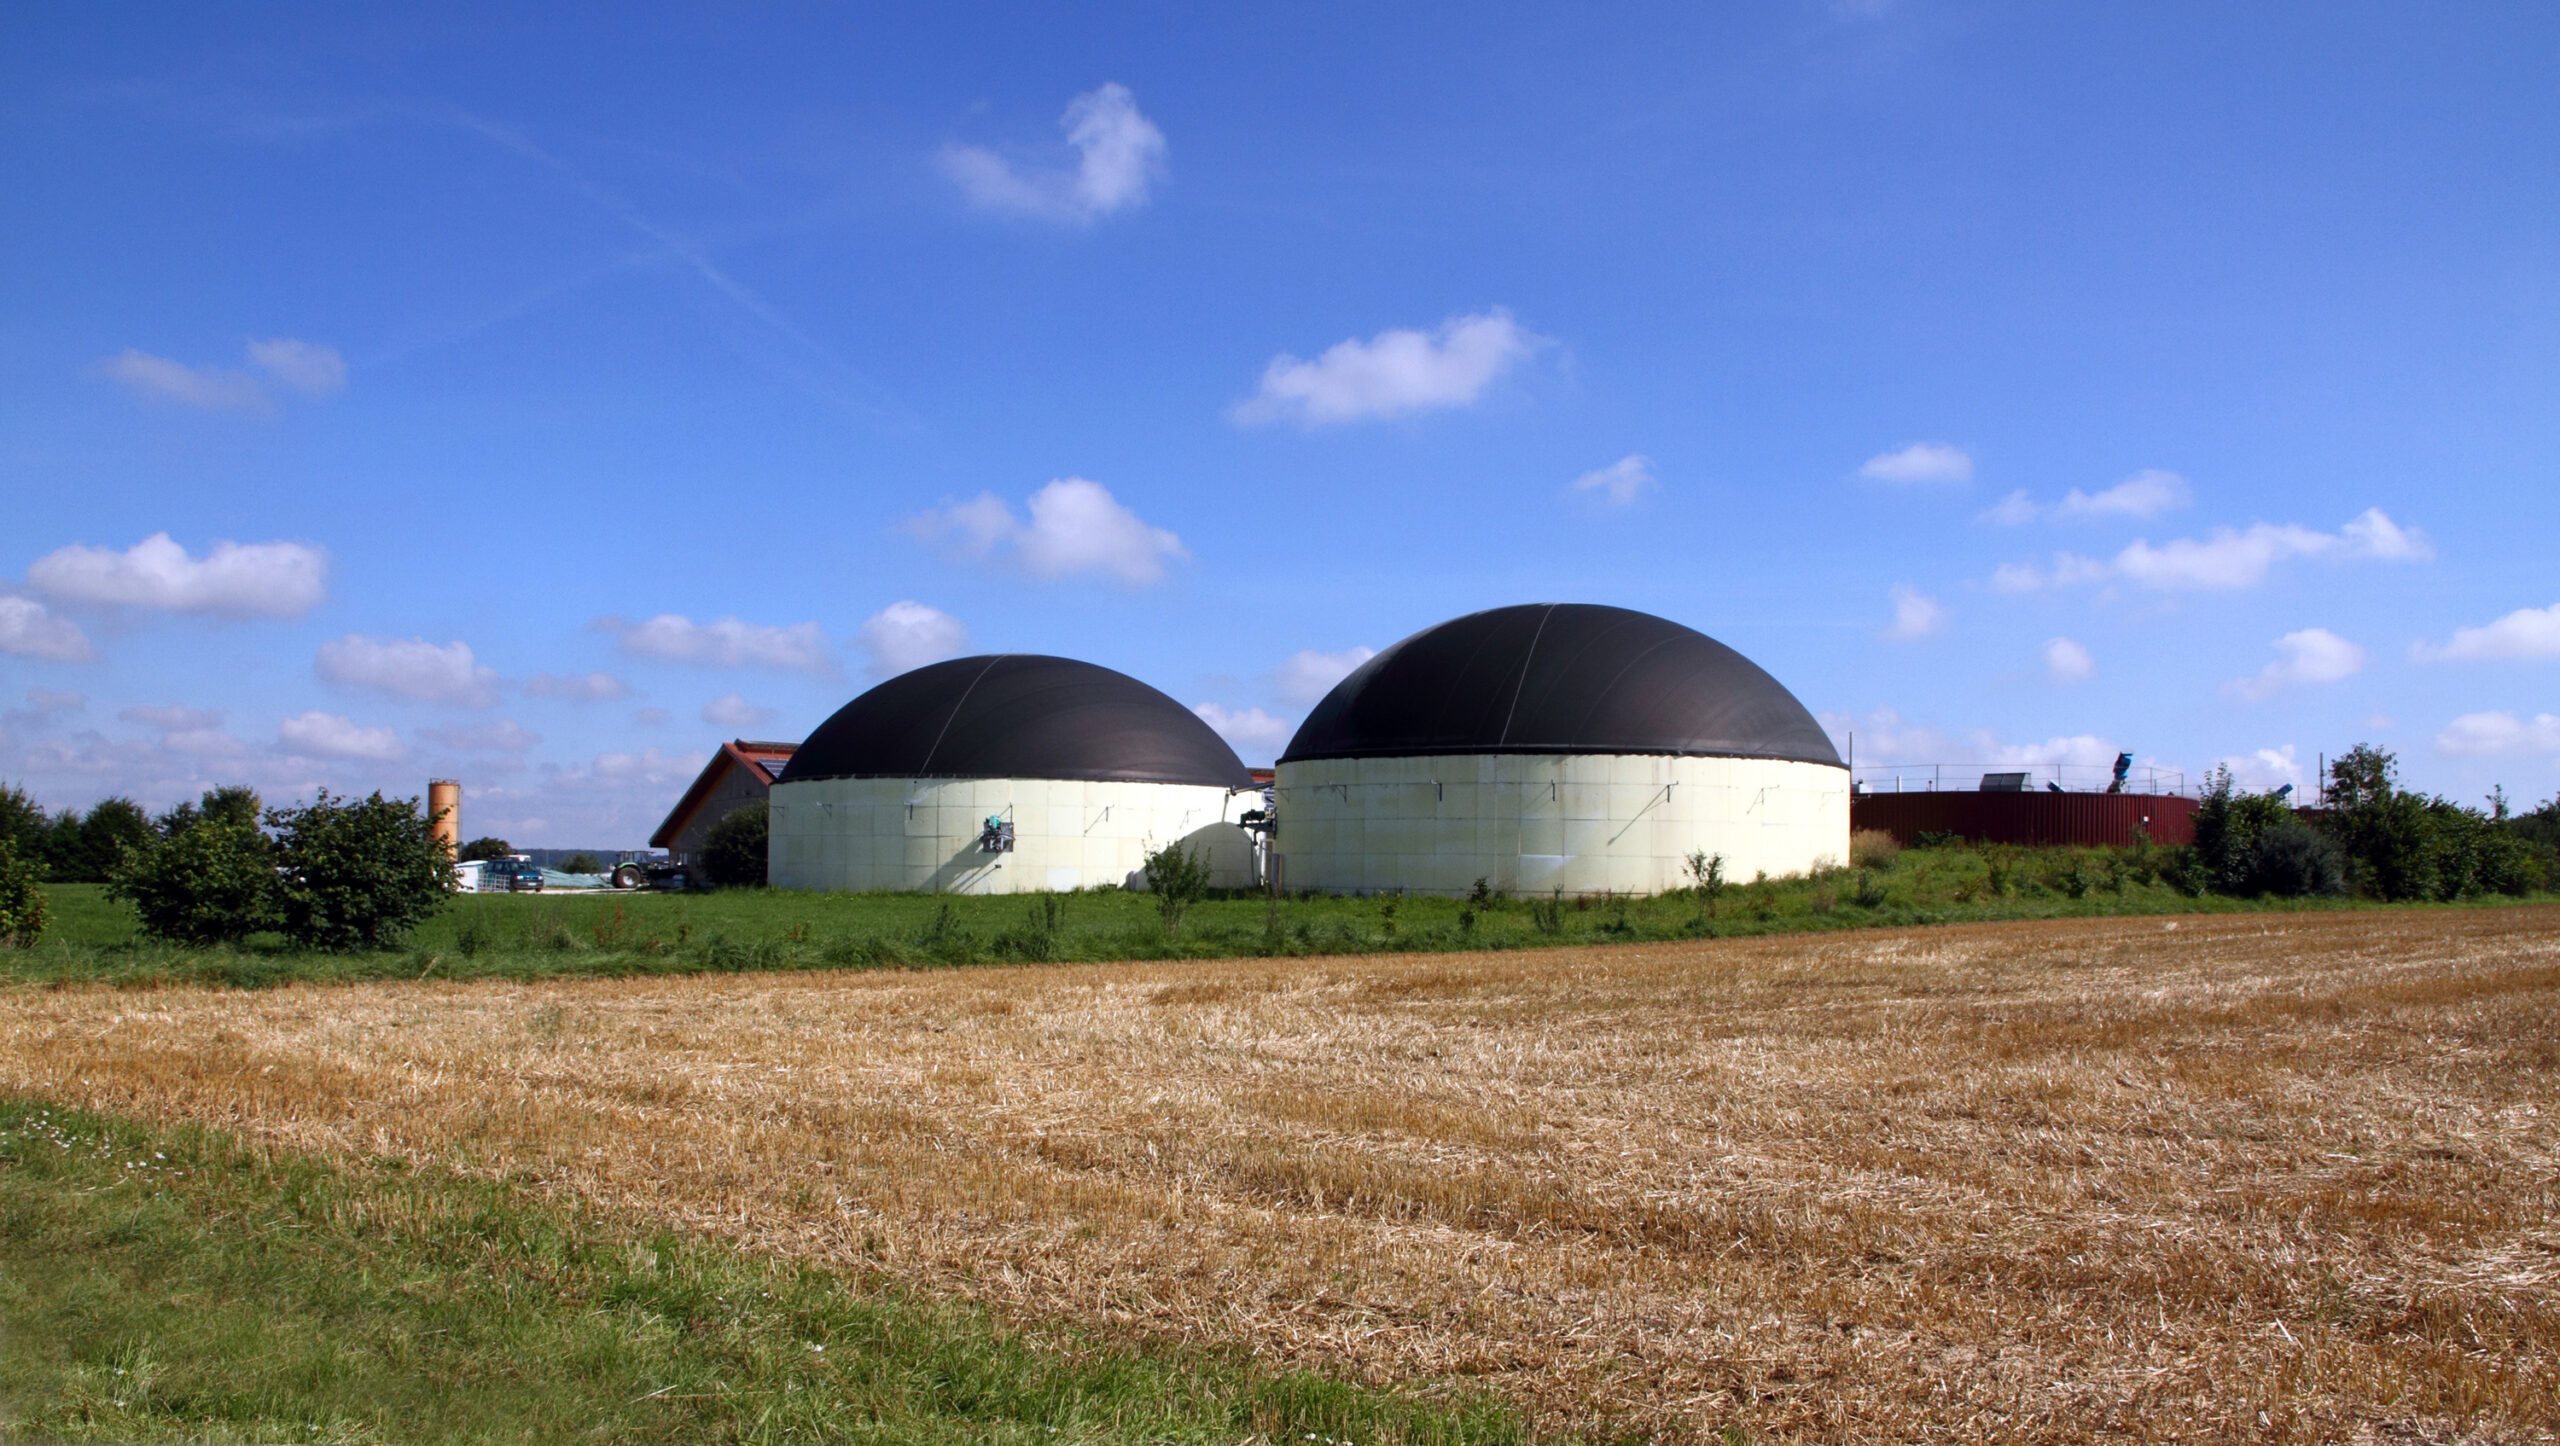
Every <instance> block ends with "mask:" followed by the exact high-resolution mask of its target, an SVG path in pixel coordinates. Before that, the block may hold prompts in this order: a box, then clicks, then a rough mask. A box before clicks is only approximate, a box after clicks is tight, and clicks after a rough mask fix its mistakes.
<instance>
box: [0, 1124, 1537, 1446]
mask: <svg viewBox="0 0 2560 1446" xmlns="http://www.w3.org/2000/svg"><path fill="white" fill-rule="evenodd" d="M0 1433H5V1434H6V1436H7V1438H8V1439H11V1440H18V1439H35V1440H64V1441H96V1440H114V1441H178V1440H185V1441H208V1442H223V1441H238V1442H363V1443H375V1442H457V1443H458V1442H518V1441H522V1442H546V1443H548V1442H558V1441H568V1440H589V1441H683V1442H785V1441H792V1442H818V1441H858V1442H879V1443H891V1442H960V1441H968V1442H1015V1441H1019V1442H1042V1443H1052V1442H1121V1441H1128V1442H1137V1441H1146V1442H1191V1441H1199V1442H1211V1441H1216V1442H1235V1441H1253V1440H1261V1441H1272V1442H1295V1443H1304V1442H1308V1441H1322V1442H1362V1443H1367V1442H1382V1443H1415V1446H1422V1443H1433V1446H1438V1443H1447V1446H1458V1443H1473V1442H1487V1443H1498V1442H1517V1441H1522V1440H1525V1439H1526V1433H1525V1431H1524V1430H1523V1429H1522V1427H1521V1426H1520V1424H1519V1422H1518V1420H1517V1418H1516V1417H1514V1416H1513V1415H1511V1414H1510V1413H1508V1412H1507V1411H1505V1410H1504V1409H1502V1408H1501V1407H1500V1406H1498V1405H1496V1404H1493V1403H1490V1402H1487V1401H1483V1400H1455V1399H1453V1400H1449V1401H1429V1400H1423V1399H1420V1398H1417V1397H1414V1396H1410V1395H1406V1394H1401V1393H1396V1392H1390V1391H1384V1390H1378V1389H1371V1388H1365V1387H1359V1386H1353V1385H1348V1384H1344V1383H1342V1382H1339V1381H1334V1380H1329V1379H1326V1378H1323V1377H1319V1376H1315V1375H1310V1374H1306V1373H1300V1372H1275V1371H1271V1370H1268V1369H1261V1368H1257V1367H1255V1366H1254V1365H1253V1364H1252V1363H1250V1362H1249V1361H1245V1360H1243V1359H1241V1358H1228V1357H1222V1356H1217V1355H1212V1354H1208V1353H1198V1352H1188V1351H1178V1352H1159V1353H1153V1354H1150V1353H1145V1352H1141V1351H1137V1350H1133V1349H1131V1348H1128V1347H1125V1346H1121V1345H1116V1344H1111V1343H1107V1342H1101V1341H1097V1340H1094V1339H1091V1338H1087V1337H1084V1336H1080V1335H1077V1334H1075V1333H1073V1332H1061V1333H1058V1334H1055V1335H1046V1334H1044V1335H1042V1336H1040V1337H1039V1338H1037V1339H1032V1338H1028V1337H1026V1336H1025V1335H1024V1334H1022V1333H1020V1332H1015V1331H1010V1330H1007V1329H1005V1328H1004V1327H1002V1326H1000V1325H998V1324H997V1323H995V1322H993V1321H992V1320H990V1319H989V1318H988V1317H987V1316H985V1315H984V1314H983V1313H980V1312H976V1311H973V1310H970V1309H967V1308H964V1307H959V1306H955V1305H952V1304H948V1303H943V1302H934V1301H928V1300H916V1299H911V1298H907V1297H904V1296H902V1295H900V1294H897V1293H895V1292H891V1291H887V1290H881V1289H872V1288H855V1287H850V1286H848V1285H847V1284H846V1283H845V1282H843V1281H841V1280H839V1279H837V1278H835V1277H833V1276H830V1275H827V1274H825V1273H823V1272H819V1271H814V1270H810V1269H805V1268H801V1267H797V1266H793V1265H790V1264H788V1263H784V1262H779V1261H775V1260H772V1259H768V1258H764V1257H760V1256H756V1255H753V1254H750V1253H747V1252H743V1251H739V1250H736V1249H732V1248H728V1247H725V1246H721V1245H717V1244H711V1243H705V1242H702V1241H699V1240H694V1239H689V1238H686V1237H683V1236H680V1235H677V1234H674V1233H671V1232H666V1231H662V1230H649V1229H643V1228H635V1227H631V1226H627V1225H623V1224H620V1223H617V1222H615V1221H613V1220H610V1219H606V1218H603V1217H600V1216H598V1215H595V1214H594V1213H592V1212H585V1211H580V1210H576V1209H573V1208H569V1207H564V1206H560V1205H556V1204H553V1203H549V1202H545V1201H541V1200H537V1199H533V1198H531V1197H529V1196H527V1195H525V1194H523V1193H522V1192H520V1191H514V1190H510V1189H509V1188H507V1187H505V1186H501V1185H496V1184H492V1183H489V1182H486V1181H479V1180H472V1179H467V1178H461V1177H455V1176H449V1175H443V1174H428V1173H419V1174H410V1173H406V1172H404V1171H403V1170H401V1169H399V1168H396V1167H394V1166H392V1165H390V1164H380V1165H360V1166H341V1165H334V1164H330V1163H327V1162H323V1161H319V1160H315V1159H311V1158H308V1157H302V1156H297V1155H292V1154H287V1153H282V1152H277V1151H273V1150H268V1149H263V1148H259V1147H257V1146H254V1145H251V1144H247V1143H243V1142H241V1141H239V1140H237V1139H235V1138H233V1137H231V1136H228V1135H225V1134H222V1133H219V1132H213V1131H206V1130H200V1129H195V1128H191V1127H183V1128H176V1129H170V1130H151V1129H146V1128H142V1127H140V1126H137V1125H135V1124H132V1123H130V1122H126V1121H122V1120H118V1119H114V1118H111V1117H102V1116H99V1115H95V1114H88V1113H82V1112H78V1111H72V1110H66V1109H61V1108H58V1107H54V1106H51V1105H48V1104H47V1103H45V1102H42V1101H36V1100H24V1099H11V1100H0Z"/></svg>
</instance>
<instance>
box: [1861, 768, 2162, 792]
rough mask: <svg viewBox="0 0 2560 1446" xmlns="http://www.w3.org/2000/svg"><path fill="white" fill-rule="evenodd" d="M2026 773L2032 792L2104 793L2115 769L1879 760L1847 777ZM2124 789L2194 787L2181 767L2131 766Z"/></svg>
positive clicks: (1898, 782)
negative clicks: (1889, 761) (1878, 762)
mask: <svg viewBox="0 0 2560 1446" xmlns="http://www.w3.org/2000/svg"><path fill="white" fill-rule="evenodd" d="M2017 774H2024V775H2026V790H2027V791H2028V792H2032V793H2047V792H2053V791H2056V790H2058V791H2060V792H2063V793H2104V792H2106V791H2107V785H2108V784H2109V783H2111V782H2113V781H2114V778H2115V768H2114V767H2113V766H2112V765H2110V764H2105V763H1880V764H1874V765H1864V764H1862V765H1860V766H1859V767H1857V768H1856V769H1853V770H1852V771H1851V773H1850V781H1851V784H1852V786H1853V787H1855V788H1856V789H1857V790H1858V791H1859V792H1861V793H1978V792H1980V791H1981V790H1982V780H1983V778H1984V777H1985V776H1986V775H1988V776H1993V777H2008V776H2014V775H2017ZM2120 791H2121V792H2124V793H2151V794H2175V795H2178V796H2180V797H2185V798H2192V797H2194V796H2195V794H2196V790H2195V788H2194V787H2193V786H2192V785H2190V784H2189V783H2188V782H2187V775H2186V771H2185V770H2184V769H2178V768H2154V767H2149V766H2136V767H2135V768H2133V769H2132V770H2130V771H2129V772H2127V773H2126V775H2125V781H2124V787H2123V789H2121V790H2120Z"/></svg>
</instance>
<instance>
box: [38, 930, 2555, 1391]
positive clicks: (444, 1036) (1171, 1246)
mask: <svg viewBox="0 0 2560 1446" xmlns="http://www.w3.org/2000/svg"><path fill="white" fill-rule="evenodd" d="M2555 1084H2560V908H2551V907H2527V908H2508V909H2498V910H2483V911H2465V910H2452V909H2426V910H2409V911H2358V912H2353V913H2340V914H2310V915H2293V916H2282V917H2278V916H2254V917H2249V916H2243V917H2223V918H2212V919H2202V918H2187V919H2181V920H2162V919H2158V918H2146V919H2108V920H2074V921H2060V922H2047V923H2033V924H1994V925H1978V926H1963V927H1954V928H1942V929H1932V930H1917V931H1909V932H1874V933H1860V934H1840V935H1830V936H1822V937H1794V938H1767V939H1753V940H1703V941H1696V942H1684V943H1664V944H1644V945H1628V946H1619V947H1611V948H1587V949H1562V950H1553V951H1547V952H1539V953H1505V954H1482V955H1436V956H1427V957H1418V958H1417V957H1394V956H1381V957H1368V958H1362V959H1357V960H1325V959H1318V960H1299V961H1264V960H1235V961H1220V962H1180V963H1153V964H1145V965H1106V966H1092V965H1084V966H1050V967H1038V968H1020V969H993V968H990V969H980V970H972V971H962V972H937V973H866V974H791V975H762V976H753V975H750V976H724V977H694V978H678V979H647V980H613V981H608V980H584V981H554V982H549V983H538V984H515V983H476V984H435V983H419V984H403V985H375V986H366V987H360V988H314V987H300V986H298V987H291V988H286V989H280V990H272V991H264V992H228V991H208V990H195V989H177V988H170V989H158V990H138V991H137V990H126V991H118V990H107V989H94V988H73V989H61V990H42V989H28V988H22V989H19V990H16V991H13V992H12V993H11V994H10V995H9V996H8V998H7V1007H6V1010H5V1014H0V1085H5V1087H6V1088H8V1089H10V1090H13V1091H19V1092H24V1093H29V1094H34V1095H39V1096H42V1097H46V1098H50V1099H55V1100H59V1101H64V1102H68V1103H73V1104H77V1105H81V1106H85V1107H91V1108H98V1109H105V1110H112V1111H117V1112H122V1113H127V1114H132V1115H136V1116H140V1117H144V1118H149V1119H155V1120H179V1119H184V1120H197V1121H203V1122H207V1123H211V1124H216V1125H221V1126H224V1127H227V1128H230V1129H234V1130H238V1131H241V1132H243V1133H245V1134H248V1135H251V1136H255V1137H261V1138H266V1139H270V1140H274V1141H277V1142H281V1143H286V1144H290V1145H293V1146H297V1147H300V1148H305V1149H310V1150H315V1151H321V1152H327V1153H330V1154H333V1155H336V1156H338V1157H341V1158H345V1159H348V1160H350V1161H355V1162H363V1161H368V1160H383V1159H386V1158H398V1159H405V1160H409V1161H415V1162H425V1161H430V1160H433V1161H439V1162H444V1163H446V1164H450V1165H456V1166H460V1167H463V1168H466V1169H470V1170H474V1171H480V1172H485V1173H489V1174H492V1175H497V1176H500V1177H503V1178H507V1179H510V1180H513V1181H515V1182H518V1183H520V1184H523V1185H526V1186H529V1187H532V1188H536V1189H540V1190H543V1191H547V1192H554V1193H558V1194H562V1195H567V1196H572V1197H577V1198H580V1199H583V1200H585V1201H589V1202H593V1203H595V1204H598V1205H601V1206H604V1207H607V1208H609V1209H613V1210H616V1211H623V1212H629V1213H631V1214H633V1215H636V1216H639V1217H645V1218H649V1219H654V1220H658V1221H665V1222H673V1223H677V1224H681V1225H684V1226H689V1227H692V1228H695V1229H699V1230H703V1231H707V1232H714V1233H717V1234H720V1235H724V1236H728V1237H732V1238H735V1239H738V1240H741V1241H744V1242H747V1243H750V1244H752V1245H755V1246H757V1247H759V1248H763V1249H768V1250H772V1251H776V1252H780V1253H783V1254H786V1255H791V1256H797V1257H802V1258H808V1259H813V1260H817V1261H821V1262H825V1263H828V1264H830V1265H832V1266H835V1267H837V1268H840V1269H842V1270H844V1271H847V1272H849V1273H854V1274H861V1275H872V1274H877V1275H882V1276H885V1277H887V1278H890V1279H893V1280H896V1281H900V1282H904V1283H907V1284H910V1285H914V1286H918V1287H922V1288H924V1289H927V1290H932V1291H937V1292H951V1293H955V1294H958V1295H962V1296H966V1297H971V1298H974V1299H977V1300H981V1301H986V1302H989V1303H992V1304H994V1305H995V1306H997V1307H998V1308H1000V1309H1002V1310H1004V1311H1007V1312H1010V1313H1013V1314H1016V1315H1017V1316H1018V1317H1019V1318H1022V1319H1025V1320H1029V1321H1037V1320H1043V1319H1070V1320H1075V1321H1079V1322H1084V1323H1088V1324H1095V1325H1099V1326H1101V1327H1103V1328H1105V1329H1106V1330H1114V1331H1123V1332H1127V1333H1129V1334H1132V1335H1135V1336H1156V1337H1162V1336H1175V1337H1182V1338H1188V1339H1191V1340H1196V1341H1203V1342H1216V1343H1242V1344H1244V1345H1245V1346H1248V1347H1249V1348H1251V1349H1252V1350H1254V1351H1255V1352H1258V1353H1260V1354H1262V1355H1263V1356H1265V1357H1268V1358H1272V1359H1275V1360H1285V1361H1289V1362H1293V1363H1299V1364H1306V1365H1313V1366H1317V1367H1319V1368H1322V1369H1326V1370H1329V1371H1333V1372H1338V1373H1341V1374H1345V1375H1350V1376H1355V1377H1361V1378H1367V1379H1373V1380H1393V1381H1404V1382H1415V1383H1430V1382H1445V1381H1453V1380H1471V1381H1475V1382H1480V1383H1482V1384H1484V1385H1486V1386H1489V1387H1491V1388H1492V1389H1494V1390H1496V1391H1498V1392H1500V1393H1501V1394H1503V1395H1505V1396H1507V1397H1508V1398H1510V1399H1511V1400H1513V1401H1515V1402H1517V1403H1519V1404H1520V1405H1521V1406H1522V1408H1523V1409H1525V1410H1526V1411H1528V1412H1529V1413H1530V1414H1531V1415H1532V1417H1533V1418H1534V1419H1535V1420H1537V1421H1538V1422H1539V1423H1540V1424H1541V1425H1542V1426H1545V1427H1548V1428H1552V1429H1554V1430H1557V1431H1559V1432H1565V1433H1573V1434H1591V1435H1609V1434H1618V1433H1629V1434H1635V1433H1643V1434H1653V1435H1659V1436H1666V1437H1693V1438H1694V1437H1713V1436H1717V1435H1719V1433H1726V1432H1728V1431H1729V1430H1731V1429H1732V1428H1739V1430H1740V1432H1741V1433H1744V1435H1745V1436H1747V1437H1750V1438H1757V1439H1769V1440H1788V1439H1806V1440H1814V1439H1819V1440H1915V1439H1933V1440H1935V1439H1950V1440H1955V1439H1981V1440H1993V1439H1996V1440H2004V1441H2018V1440H2085V1439H2120V1440H2137V1439H2241V1438H2246V1439H2253V1440H2263V1439H2276V1440H2284V1439H2359V1438H2369V1439H2387V1440H2402V1439H2406V1440H2452V1439H2456V1438H2461V1437H2469V1438H2473V1439H2549V1434H2550V1432H2551V1430H2552V1428H2553V1424H2554V1422H2555V1421H2560V1090H2555V1088H2554V1086H2555ZM1728 1439H1730V1438H1729V1437H1728Z"/></svg>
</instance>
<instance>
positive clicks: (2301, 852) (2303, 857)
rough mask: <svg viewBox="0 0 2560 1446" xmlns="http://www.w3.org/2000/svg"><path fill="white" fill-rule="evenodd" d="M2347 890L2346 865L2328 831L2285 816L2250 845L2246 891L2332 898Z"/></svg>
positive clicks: (2278, 895) (2290, 897) (2291, 897)
mask: <svg viewBox="0 0 2560 1446" xmlns="http://www.w3.org/2000/svg"><path fill="white" fill-rule="evenodd" d="M2346 891H2347V864H2346V859H2345V857H2344V856H2343V855H2341V854H2340V853H2339V852H2338V845H2337V843H2336V842H2335V841H2334V840H2332V839H2331V838H2330V837H2329V836H2328V835H2327V834H2324V833H2322V832H2321V831H2320V830H2318V829H2316V828H2313V827H2311V826H2310V825H2308V824H2305V823H2302V822H2300V821H2298V820H2295V819H2285V820H2284V821H2282V822H2280V823H2278V824H2276V825H2275V826H2274V827H2272V828H2269V829H2267V830H2266V831H2264V832H2262V833H2260V834H2259V835H2258V839H2257V842H2256V843H2255V844H2253V845H2252V846H2251V847H2250V851H2249V872H2248V880H2247V892H2248V893H2249V894H2250V895H2252V896H2255V895H2259V894H2273V895H2275V896H2276V897H2277V898H2280V899H2302V898H2311V897H2314V896H2319V897H2329V896H2334V895H2337V894H2343V893H2345V892H2346Z"/></svg>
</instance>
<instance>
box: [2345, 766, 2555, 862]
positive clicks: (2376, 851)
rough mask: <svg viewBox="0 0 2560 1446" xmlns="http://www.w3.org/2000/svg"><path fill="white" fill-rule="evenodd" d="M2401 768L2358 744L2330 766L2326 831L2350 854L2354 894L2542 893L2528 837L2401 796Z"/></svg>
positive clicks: (2471, 813)
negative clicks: (2537, 890)
mask: <svg viewBox="0 0 2560 1446" xmlns="http://www.w3.org/2000/svg"><path fill="white" fill-rule="evenodd" d="M2397 764H2398V760H2397V759H2396V758H2395V757H2394V756H2393V755H2392V754H2390V753H2387V752H2385V751H2383V750H2381V749H2378V748H2375V747H2372V746H2371V745H2369V744H2361V743H2360V744H2358V745H2356V746H2355V747H2354V748H2352V749H2350V750H2348V751H2347V752H2346V753H2344V754H2341V755H2340V756H2339V757H2338V758H2336V759H2335V760H2333V761H2332V762H2331V763H2330V765H2329V788H2328V795H2327V801H2328V804H2329V816H2328V820H2327V828H2328V831H2329V833H2330V834H2331V836H2332V837H2334V838H2336V839H2337V841H2338V844H2339V847H2340V848H2342V849H2343V850H2344V851H2345V852H2346V856H2347V863H2348V871H2349V874H2350V877H2351V881H2352V882H2353V884H2354V886H2355V888H2356V891H2357V892H2359V893H2362V894H2365V895H2367V896H2369V897H2372V898H2376V899H2386V900H2402V899H2437V900H2442V899H2462V898H2470V897H2473V896H2475V895H2479V894H2525V893H2530V892H2532V891H2533V890H2534V889H2535V888H2537V887H2539V886H2540V885H2541V883H2542V877H2541V875H2542V870H2541V869H2540V868H2538V867H2537V860H2536V858H2535V857H2534V850H2533V847H2532V845H2531V843H2530V841H2529V839H2528V838H2527V836H2525V835H2523V834H2521V833H2519V832H2518V831H2516V830H2514V829H2511V828H2507V827H2504V826H2502V821H2501V820H2498V819H2493V818H2491V817H2490V816H2489V815H2487V814H2484V813H2482V812H2481V811H2480V810H2478V809H2475V808H2466V807H2464V806H2463V805H2461V804H2458V803H2454V802H2451V801H2450V800H2447V799H2443V798H2431V797H2428V796H2427V795H2425V794H2420V793H2411V792H2408V791H2406V790H2404V789H2402V788H2401V787H2400V786H2399V782H2398V778H2397V773H2398V768H2397Z"/></svg>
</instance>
